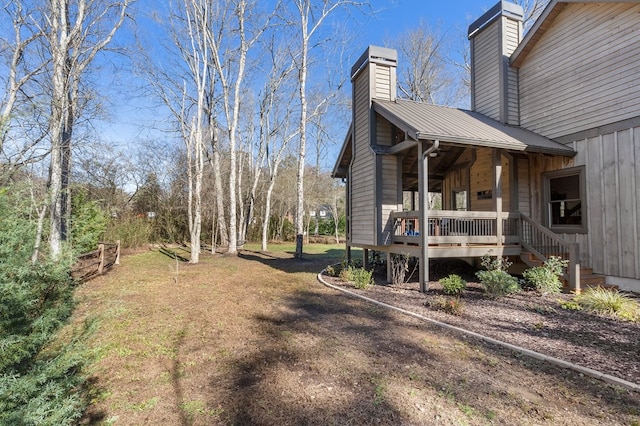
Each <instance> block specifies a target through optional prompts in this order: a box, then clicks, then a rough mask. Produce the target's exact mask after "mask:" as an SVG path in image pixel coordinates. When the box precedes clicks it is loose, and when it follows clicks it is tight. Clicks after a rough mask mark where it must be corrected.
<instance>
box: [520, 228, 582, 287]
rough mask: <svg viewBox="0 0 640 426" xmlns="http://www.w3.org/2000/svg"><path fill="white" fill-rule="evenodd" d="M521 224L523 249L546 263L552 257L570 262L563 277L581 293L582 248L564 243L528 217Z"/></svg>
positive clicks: (574, 244) (557, 236)
mask: <svg viewBox="0 0 640 426" xmlns="http://www.w3.org/2000/svg"><path fill="white" fill-rule="evenodd" d="M521 224H522V225H521V227H522V233H521V235H520V238H521V241H520V244H521V245H522V247H523V248H524V249H525V250H527V251H528V252H529V253H531V254H533V255H534V256H535V257H536V258H538V259H539V260H540V261H542V262H545V261H546V260H547V259H549V258H550V257H551V256H556V257H559V258H561V259H564V260H568V261H569V265H568V266H567V267H566V268H564V271H563V276H564V278H565V279H566V280H567V281H568V282H569V286H570V287H571V288H572V289H573V290H574V291H576V293H579V292H580V246H579V245H578V244H577V243H568V242H566V241H564V240H563V239H562V238H561V237H560V236H559V235H557V234H555V233H553V232H551V231H550V230H548V229H547V228H545V227H544V226H542V225H540V224H538V223H536V222H534V221H533V220H532V219H531V218H529V217H527V216H524V215H522V216H521Z"/></svg>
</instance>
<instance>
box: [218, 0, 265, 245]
mask: <svg viewBox="0 0 640 426" xmlns="http://www.w3.org/2000/svg"><path fill="white" fill-rule="evenodd" d="M223 8H224V10H225V11H226V12H223V15H221V16H219V17H218V32H217V33H216V34H213V33H212V34H211V35H210V40H209V42H210V44H211V48H212V58H211V60H212V62H213V66H214V67H215V69H216V72H217V79H218V82H219V85H220V92H221V93H220V94H221V104H222V111H223V116H224V119H225V123H226V131H227V136H228V140H229V163H230V173H229V197H228V200H229V248H228V250H227V252H228V253H230V254H236V253H237V251H238V226H237V220H238V219H237V215H238V209H237V186H236V185H237V170H238V169H237V167H238V163H237V146H238V128H239V121H240V106H241V103H242V98H241V92H242V89H243V86H244V84H245V77H246V71H247V70H246V66H247V58H248V54H249V51H250V50H251V48H252V47H253V46H254V45H255V44H256V42H257V41H258V40H259V38H260V37H261V36H262V34H263V33H264V31H266V29H267V28H268V27H269V23H270V21H271V18H272V17H273V15H271V16H268V17H267V18H265V19H263V20H261V22H259V21H258V18H257V17H252V16H251V11H252V10H255V9H257V8H256V7H255V5H254V4H253V3H251V4H249V2H247V1H246V0H227V2H226V7H224V6H223ZM231 26H235V27H234V28H233V29H229V28H228V27H231ZM227 31H231V32H230V33H227ZM225 36H226V37H225ZM226 39H229V40H226ZM231 64H234V65H235V66H233V67H232V66H231Z"/></svg>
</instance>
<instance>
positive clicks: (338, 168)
mask: <svg viewBox="0 0 640 426" xmlns="http://www.w3.org/2000/svg"><path fill="white" fill-rule="evenodd" d="M352 138H353V123H352V124H349V130H348V131H347V135H346V136H345V137H344V142H343V143H342V148H340V154H339V155H338V158H337V159H336V163H335V165H334V166H333V171H332V172H331V177H332V178H334V179H337V178H346V177H347V173H348V171H349V170H348V169H349V168H348V167H346V168H345V167H344V166H342V162H343V161H342V160H343V158H344V157H345V156H346V155H347V151H348V152H349V153H348V155H349V156H351V155H353V153H352V147H351V142H352ZM349 162H351V158H349Z"/></svg>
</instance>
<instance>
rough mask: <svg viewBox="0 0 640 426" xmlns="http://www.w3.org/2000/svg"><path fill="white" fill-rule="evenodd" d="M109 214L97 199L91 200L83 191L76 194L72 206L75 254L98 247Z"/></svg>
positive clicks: (72, 231)
mask: <svg viewBox="0 0 640 426" xmlns="http://www.w3.org/2000/svg"><path fill="white" fill-rule="evenodd" d="M107 221H108V219H107V215H106V213H105V212H104V210H102V209H101V208H100V205H99V204H98V202H97V201H89V200H88V199H87V196H86V193H85V192H83V191H80V192H78V193H77V194H74V196H73V198H72V207H71V227H70V228H71V238H70V240H71V243H72V245H73V252H74V253H75V254H81V253H88V252H90V251H93V250H95V249H96V248H98V242H99V241H100V238H102V237H103V236H104V233H105V231H106V229H107Z"/></svg>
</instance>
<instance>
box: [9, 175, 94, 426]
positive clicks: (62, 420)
mask: <svg viewBox="0 0 640 426" xmlns="http://www.w3.org/2000/svg"><path fill="white" fill-rule="evenodd" d="M11 189H12V197H8V196H7V195H6V192H3V191H2V190H0V348H2V349H1V350H0V424H2V425H5V424H6V425H9V424H17V425H23V424H51V425H53V424H55V425H65V424H75V423H76V421H77V419H78V418H79V417H80V415H81V414H82V411H83V409H84V407H85V403H84V397H83V394H82V393H81V390H80V389H81V384H82V383H83V378H82V377H81V375H80V373H79V371H80V368H81V367H82V365H83V363H84V361H83V356H82V353H81V351H79V350H78V345H79V342H71V343H69V342H68V344H64V345H59V346H58V347H54V346H52V345H53V342H54V340H55V339H56V336H57V333H58V331H59V330H60V328H61V327H62V326H63V325H64V324H65V323H66V322H67V320H68V318H69V317H70V315H71V312H72V310H73V298H72V296H73V281H72V280H71V277H70V273H69V271H70V265H69V260H68V259H70V257H69V256H63V257H62V258H61V259H60V260H59V261H55V262H54V261H47V260H46V259H45V256H43V257H42V258H43V259H45V260H42V261H39V263H37V264H32V263H31V255H32V250H33V246H34V244H33V243H31V242H33V241H35V234H36V226H35V223H34V222H33V220H32V219H31V216H30V215H29V214H28V212H29V208H30V206H29V205H28V204H26V203H25V202H24V200H29V196H26V197H24V196H22V195H21V194H20V191H19V190H17V189H16V188H13V187H12V188H11Z"/></svg>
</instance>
